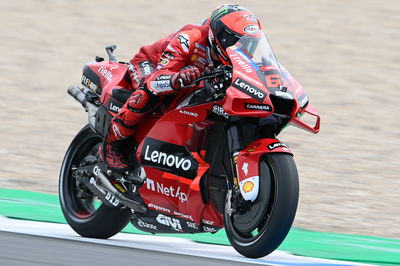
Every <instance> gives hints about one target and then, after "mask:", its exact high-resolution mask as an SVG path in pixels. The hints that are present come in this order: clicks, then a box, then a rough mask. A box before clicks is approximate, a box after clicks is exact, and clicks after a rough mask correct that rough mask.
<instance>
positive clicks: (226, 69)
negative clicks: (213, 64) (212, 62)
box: [180, 66, 232, 97]
mask: <svg viewBox="0 0 400 266" xmlns="http://www.w3.org/2000/svg"><path fill="white" fill-rule="evenodd" d="M231 73H232V68H231V67H230V66H223V67H222V68H219V69H218V68H217V69H215V70H207V71H205V72H203V73H202V75H201V76H200V77H199V78H198V79H196V80H194V81H193V82H192V83H190V84H188V85H186V86H182V88H191V87H192V86H193V85H198V83H199V82H200V81H204V87H203V88H202V90H203V91H204V92H205V93H206V96H207V97H211V96H213V95H215V94H216V89H221V87H219V88H218V87H215V85H216V84H211V81H212V80H213V79H215V78H218V77H224V76H225V77H226V78H225V80H224V81H226V80H228V79H229V78H231V77H232V76H231ZM180 82H181V85H183V81H182V80H180Z"/></svg>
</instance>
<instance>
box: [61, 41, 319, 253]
mask: <svg viewBox="0 0 400 266" xmlns="http://www.w3.org/2000/svg"><path fill="white" fill-rule="evenodd" d="M114 49H115V46H109V47H106V51H107V53H108V56H109V60H104V59H103V58H101V57H96V60H95V62H90V63H87V64H86V65H85V66H84V69H83V75H82V86H77V85H71V86H70V87H69V88H68V92H69V94H70V95H72V96H73V97H74V98H75V99H76V100H78V101H79V102H80V103H81V104H82V106H83V107H84V108H85V110H86V111H87V112H88V116H89V124H88V125H86V126H85V127H84V128H83V129H82V130H81V131H80V132H79V133H78V134H77V135H76V137H75V138H74V140H73V141H72V143H71V145H70V146H69V148H68V150H67V152H66V155H65V158H64V161H63V164H62V167H61V173H60V181H59V194H60V202H61V207H62V211H63V213H64V216H65V218H66V220H67V222H68V223H69V225H70V226H71V227H72V228H73V229H74V230H75V231H76V232H77V233H78V234H79V235H81V236H84V237H93V238H109V237H111V236H113V235H115V234H117V233H118V232H120V231H121V230H122V229H123V228H124V227H125V226H126V225H127V224H128V222H131V223H132V224H133V225H134V226H135V227H136V228H138V229H140V230H142V231H145V232H150V233H203V232H210V233H215V232H217V231H218V230H220V229H222V228H225V230H226V234H227V237H228V239H229V241H230V243H231V244H232V246H233V247H234V248H235V249H236V250H237V251H238V252H239V253H240V254H242V255H244V256H246V257H251V258H257V257H262V256H265V255H267V254H269V253H271V252H272V251H274V250H275V249H276V248H277V247H278V246H279V245H280V244H281V243H282V241H283V240H284V239H285V237H286V235H287V233H288V232H289V229H290V228H291V226H292V223H293V220H294V217H295V213H296V209H297V204H298V193H299V185H298V173H297V169H296V165H295V162H294V160H293V154H292V152H291V151H290V149H289V148H288V146H287V145H285V144H284V143H283V142H281V141H280V140H279V139H278V138H277V136H278V134H279V133H280V132H281V131H282V129H283V128H284V127H286V126H287V125H289V124H291V125H295V126H297V127H300V128H302V129H305V130H307V131H310V132H312V133H317V132H318V131H319V125H320V117H319V116H318V114H317V112H316V110H315V109H314V108H313V107H312V106H311V104H310V103H309V101H308V97H307V94H306V93H305V92H304V90H303V88H302V87H301V85H300V84H299V83H298V82H297V81H296V80H295V79H294V78H293V77H292V76H291V75H290V73H289V72H288V71H287V70H286V69H285V68H284V67H283V66H282V65H281V64H279V62H278V61H277V60H276V58H275V56H274V54H273V52H272V49H271V47H270V45H269V43H268V41H267V39H266V37H265V36H264V35H263V36H262V37H261V38H258V39H254V38H250V37H242V38H241V39H240V40H239V41H238V42H237V43H236V44H235V45H233V46H231V47H230V48H228V49H227V52H228V54H229V57H230V61H231V64H232V65H231V66H219V67H216V68H213V69H209V70H207V71H205V72H204V73H203V74H202V76H201V77H200V78H199V79H198V80H196V81H195V83H196V85H198V86H197V87H196V89H192V92H191V93H190V94H189V95H188V94H186V95H181V94H180V95H179V94H177V95H174V96H170V98H166V99H164V101H163V103H162V105H160V106H159V107H158V108H157V109H156V110H155V111H154V112H153V113H151V114H149V115H148V116H147V117H146V118H145V119H143V121H142V122H140V124H138V125H137V129H136V132H135V135H134V142H136V144H135V145H134V144H132V147H128V148H129V149H130V150H131V154H132V155H133V156H137V158H138V159H139V161H140V163H141V164H142V165H143V169H144V170H145V172H146V176H147V178H146V180H145V182H144V184H143V182H142V184H143V185H142V186H140V185H139V184H140V182H138V178H139V176H141V175H140V174H136V175H131V174H129V175H128V174H127V175H120V176H118V175H115V174H114V173H112V172H111V171H110V170H109V169H107V166H106V165H105V164H104V163H103V162H102V161H101V160H100V159H99V155H98V148H99V145H101V143H102V140H103V138H104V136H105V135H106V133H107V130H108V126H109V123H110V120H111V118H112V117H113V116H114V115H115V114H116V113H117V112H118V111H119V110H120V108H121V107H122V105H123V104H124V102H125V101H126V100H127V98H128V97H129V96H130V94H131V92H132V91H130V90H126V89H124V88H126V86H128V85H129V84H130V78H129V75H128V70H129V63H124V62H118V61H117V60H116V58H115V56H114V54H113V51H114ZM304 114H308V117H309V118H312V119H309V120H311V121H308V122H307V123H306V122H304V121H303V120H302V116H303V115H304ZM135 147H137V149H136V148H135ZM111 175H113V177H114V178H113V179H110V178H109V177H108V176H111ZM110 180H112V181H110Z"/></svg>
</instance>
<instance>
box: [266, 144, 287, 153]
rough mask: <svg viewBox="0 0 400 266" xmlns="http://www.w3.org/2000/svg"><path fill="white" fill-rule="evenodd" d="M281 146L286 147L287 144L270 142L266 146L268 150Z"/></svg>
mask: <svg viewBox="0 0 400 266" xmlns="http://www.w3.org/2000/svg"><path fill="white" fill-rule="evenodd" d="M282 147H283V148H286V149H288V146H287V145H286V144H284V143H282V142H275V143H271V144H269V145H268V146H267V148H268V150H270V151H272V150H275V149H277V148H282Z"/></svg>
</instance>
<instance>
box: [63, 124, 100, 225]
mask: <svg viewBox="0 0 400 266" xmlns="http://www.w3.org/2000/svg"><path fill="white" fill-rule="evenodd" d="M101 142H102V138H101V137H99V136H98V135H96V134H95V133H94V132H93V133H92V134H88V135H86V136H85V138H83V139H82V140H81V141H80V142H79V144H78V146H77V147H76V148H75V149H74V151H73V154H72V155H71V156H70V157H69V160H66V163H65V165H63V170H62V175H63V177H62V178H63V180H62V184H61V188H60V195H61V198H62V201H63V203H64V204H63V207H64V208H65V209H66V211H67V213H68V214H69V215H68V216H69V218H70V219H74V220H86V219H90V218H91V217H92V216H93V214H94V213H96V211H97V210H98V209H99V208H100V207H101V205H102V204H101V201H99V200H98V199H97V197H96V196H94V195H91V196H89V195H90V194H87V197H85V198H80V197H79V196H78V192H79V190H80V189H79V188H81V189H83V190H85V189H86V190H87V191H89V190H88V189H87V188H85V187H84V185H83V184H82V183H79V182H78V181H77V180H76V179H75V178H74V177H72V170H71V168H72V166H76V165H79V164H80V163H81V162H82V160H83V159H84V158H85V157H87V156H88V155H93V156H98V147H99V145H100V144H101Z"/></svg>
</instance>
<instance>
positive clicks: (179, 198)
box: [88, 47, 320, 227]
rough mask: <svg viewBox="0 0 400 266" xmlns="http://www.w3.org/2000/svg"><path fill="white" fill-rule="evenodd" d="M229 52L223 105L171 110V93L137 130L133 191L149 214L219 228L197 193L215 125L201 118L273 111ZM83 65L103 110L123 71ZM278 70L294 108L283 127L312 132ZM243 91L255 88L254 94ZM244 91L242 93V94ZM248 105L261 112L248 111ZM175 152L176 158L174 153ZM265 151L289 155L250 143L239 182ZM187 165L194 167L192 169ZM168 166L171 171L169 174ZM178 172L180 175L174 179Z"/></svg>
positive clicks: (243, 61) (253, 75)
mask: <svg viewBox="0 0 400 266" xmlns="http://www.w3.org/2000/svg"><path fill="white" fill-rule="evenodd" d="M234 48H235V47H233V48H228V50H227V51H228V54H229V56H230V58H231V62H232V65H233V72H232V85H231V86H230V87H229V88H228V89H227V90H226V96H225V97H224V98H223V100H220V101H217V102H209V103H204V104H200V105H196V106H191V107H185V106H183V107H181V108H179V109H178V108H177V109H175V108H176V106H178V103H181V102H182V100H184V96H183V95H182V94H177V95H176V96H175V101H173V104H171V105H170V106H169V108H168V109H167V110H163V112H161V111H156V112H155V113H153V114H150V115H149V116H148V117H147V118H145V119H143V121H142V122H141V123H140V124H139V125H137V130H136V133H135V138H136V140H137V141H138V143H139V144H140V145H139V147H138V150H137V156H138V158H140V159H141V162H142V164H144V165H145V170H146V174H147V177H148V179H147V182H146V184H145V185H144V186H143V187H142V188H140V190H139V192H140V195H141V197H142V198H143V200H144V201H145V203H146V204H147V207H148V208H149V209H152V210H156V211H159V212H163V213H165V214H167V215H170V216H176V217H179V218H184V219H186V220H190V221H192V222H194V223H195V224H197V225H198V224H200V223H202V222H203V223H207V224H210V225H211V224H212V225H213V226H216V227H223V224H224V222H223V217H222V214H221V213H219V212H218V211H217V210H216V208H215V207H214V206H213V204H212V203H211V202H209V203H204V201H203V196H202V194H201V186H200V184H201V179H202V178H203V176H204V175H205V174H206V173H207V170H208V169H209V167H210V166H209V164H208V163H206V162H205V161H204V158H205V155H206V153H207V151H206V150H204V149H205V148H204V147H205V145H204V143H205V140H206V138H207V136H206V135H205V132H206V130H205V129H207V128H208V127H209V126H211V125H213V124H215V123H216V122H212V121H209V120H207V116H208V115H210V114H211V113H212V108H213V106H214V105H219V106H222V107H223V109H224V111H225V112H226V113H227V114H229V115H231V116H248V117H260V118H261V117H266V116H269V115H271V114H272V113H273V112H274V106H273V103H272V102H271V99H270V97H269V96H270V93H271V91H270V90H269V88H268V87H267V86H265V84H266V83H265V81H263V80H261V79H260V75H257V72H256V71H255V70H254V69H255V67H254V66H252V64H251V62H249V60H248V58H247V57H246V55H244V54H243V53H240V52H239V51H237V50H234ZM88 66H89V67H90V69H91V70H92V71H93V72H95V73H96V74H97V75H98V76H99V77H100V80H101V86H102V88H103V90H102V94H101V101H102V102H103V104H104V105H106V103H107V102H108V101H109V100H110V98H111V97H112V89H114V88H124V87H126V86H129V84H128V83H127V81H126V80H125V79H124V77H125V75H126V71H127V70H128V66H127V65H126V64H122V63H112V62H108V61H107V62H105V61H103V62H100V63H92V64H89V65H88ZM283 71H285V72H286V75H287V76H288V79H287V80H286V81H285V82H286V83H287V84H286V86H287V90H288V92H289V93H291V94H292V95H294V101H293V102H294V107H293V109H292V113H291V119H290V121H289V123H291V124H293V125H295V126H298V127H301V128H303V129H305V130H308V131H310V132H313V133H317V132H318V131H319V123H320V119H319V116H318V114H317V113H316V110H315V109H314V108H313V107H312V106H311V105H310V104H309V103H308V100H307V103H308V104H307V105H305V104H304V103H305V101H306V100H304V97H305V96H304V95H305V92H304V90H303V88H302V87H301V85H300V84H299V83H298V82H297V81H296V80H295V79H294V78H293V77H292V76H291V75H290V74H289V72H287V71H286V70H285V69H284V70H283ZM265 78H266V79H267V84H268V79H269V78H271V77H268V76H266V77H265ZM249 84H250V85H249ZM248 86H250V87H251V86H253V87H256V88H257V90H256V89H254V88H253V87H251V88H252V89H251V88H250V87H248ZM249 88H250V89H249ZM245 89H248V91H247V92H244V90H245ZM302 97H303V98H302ZM254 106H256V107H259V108H264V109H263V110H254V108H253V107H254ZM301 106H304V107H303V108H302V107H301ZM252 108H253V109H252ZM109 112H110V114H111V115H115V113H116V112H115V111H113V110H109ZM303 113H309V114H311V115H312V116H315V117H316V123H315V125H314V126H309V125H307V124H306V123H304V122H302V121H301V120H300V117H301V115H302V114H303ZM154 147H157V149H155V148H154ZM175 150H176V153H174V151H175ZM271 152H283V153H290V154H291V151H290V150H289V149H288V148H287V146H286V145H284V144H283V143H281V142H280V141H279V140H277V139H258V140H255V141H254V142H253V143H251V144H250V145H249V146H248V147H247V148H245V149H243V150H242V151H241V152H239V154H238V157H237V169H239V170H238V171H237V174H238V178H239V181H244V180H246V178H248V177H252V176H259V159H260V156H262V155H263V154H266V153H271ZM146 160H147V163H150V164H159V166H162V167H164V166H165V169H166V170H161V169H160V167H157V168H155V167H151V166H149V165H148V164H145V162H146ZM245 163H246V164H247V165H248V167H247V166H246V168H244V169H246V171H241V170H240V169H242V166H243V164H245ZM193 166H195V167H194V168H193ZM162 167H161V168H162ZM173 167H175V168H176V169H177V171H172V170H171V169H172V168H173ZM192 168H193V169H194V170H193V169H192ZM185 169H186V170H185ZM179 171H180V172H181V173H183V174H179V173H178V172H179ZM185 171H187V173H188V175H187V176H189V173H190V175H191V176H190V178H187V176H186V177H185Z"/></svg>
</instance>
